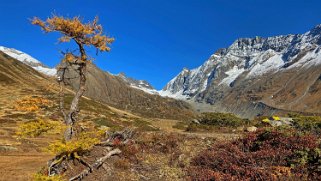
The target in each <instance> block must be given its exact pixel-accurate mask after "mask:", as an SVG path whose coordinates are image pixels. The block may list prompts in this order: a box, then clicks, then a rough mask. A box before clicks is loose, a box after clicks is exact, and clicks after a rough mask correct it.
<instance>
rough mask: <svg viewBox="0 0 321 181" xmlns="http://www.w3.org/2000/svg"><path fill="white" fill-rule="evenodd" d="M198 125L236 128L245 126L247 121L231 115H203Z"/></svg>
mask: <svg viewBox="0 0 321 181" xmlns="http://www.w3.org/2000/svg"><path fill="white" fill-rule="evenodd" d="M200 123H201V124H204V125H211V126H219V127H238V126H242V125H244V124H247V123H248V121H246V120H244V119H241V118H239V117H237V116H235V115H234V114H231V113H203V114H202V115H201V117H200Z"/></svg>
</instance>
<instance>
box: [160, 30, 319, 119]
mask: <svg viewBox="0 0 321 181" xmlns="http://www.w3.org/2000/svg"><path fill="white" fill-rule="evenodd" d="M320 65H321V25H318V26H316V27H314V28H313V29H311V30H310V31H308V32H306V33H304V34H296V35H285V36H275V37H268V38H262V37H255V38H240V39H237V40H236V41H235V42H234V43H233V44H232V45H231V46H230V47H228V48H223V49H220V50H218V51H216V52H215V53H214V54H213V55H211V57H210V58H209V59H208V60H207V61H206V62H205V63H204V64H203V65H201V66H199V67H198V68H195V69H192V70H189V69H186V68H184V69H183V70H182V71H181V72H180V73H179V74H178V75H177V76H176V77H175V78H173V79H172V80H171V81H170V82H169V83H168V84H167V85H166V86H165V87H164V88H163V90H162V91H161V92H160V95H163V96H168V97H173V98H176V99H183V100H189V101H190V102H191V103H193V102H197V103H205V104H211V105H212V107H211V108H210V109H211V110H213V111H230V112H234V113H239V112H238V111H234V110H235V108H231V105H237V104H235V102H237V101H241V102H242V103H243V104H244V103H246V104H255V103H258V102H261V103H264V104H267V105H269V106H272V107H277V108H282V109H289V110H298V109H302V108H303V107H304V109H303V110H305V111H318V110H317V107H319V106H320V105H319V104H320V103H319V102H318V101H319V100H320V99H317V100H315V102H314V103H313V105H311V103H310V102H311V101H309V104H303V105H302V106H299V103H302V102H301V101H304V100H305V99H306V101H307V100H308V99H309V98H311V97H312V96H313V95H311V94H308V93H307V92H308V90H309V89H310V88H311V86H314V94H318V95H319V94H320V91H319V87H318V86H319V84H318V80H319V77H320V75H321V69H320V67H321V66H320ZM303 77H305V78H307V80H303V79H304V78H303ZM307 82H309V83H307ZM299 86H300V87H299ZM290 87H291V89H289V88H290ZM302 87H303V88H302ZM287 91H289V92H287ZM281 93H282V96H284V97H287V98H286V99H282V100H281V97H282V96H281ZM284 97H283V98H284ZM241 98H242V99H241ZM277 98H278V99H280V100H277ZM233 99H234V100H233ZM243 99H244V100H243ZM297 99H299V100H297ZM218 105H219V107H220V108H213V107H216V106H218ZM223 105H224V106H223ZM317 105H318V106H317ZM320 107H321V106H320ZM239 114H243V113H239ZM244 114H245V113H244Z"/></svg>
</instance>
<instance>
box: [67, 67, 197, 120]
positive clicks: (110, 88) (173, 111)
mask: <svg viewBox="0 0 321 181" xmlns="http://www.w3.org/2000/svg"><path fill="white" fill-rule="evenodd" d="M87 69H88V78H87V80H88V81H87V83H86V93H85V95H86V96H88V97H90V98H93V99H94V100H96V101H99V102H103V103H107V104H109V105H111V106H114V107H117V108H119V109H123V110H127V111H131V112H134V113H137V114H139V115H143V116H148V117H158V118H172V119H188V118H190V117H193V115H194V113H193V111H192V108H191V107H190V105H189V104H188V103H186V102H184V101H179V100H175V99H171V98H164V97H161V96H159V95H153V94H150V93H146V92H144V91H142V90H140V89H137V88H133V87H131V86H130V85H129V83H128V82H127V81H124V78H123V77H121V76H114V75H111V74H109V73H107V72H104V71H102V70H100V69H99V68H98V67H96V66H95V65H93V64H91V65H89V66H88V67H87ZM66 77H71V78H73V77H77V75H76V72H75V71H74V69H73V68H70V69H68V71H67V73H66ZM69 83H70V84H71V86H72V87H73V88H74V89H77V88H78V85H79V83H78V82H77V79H73V80H72V81H71V82H69Z"/></svg>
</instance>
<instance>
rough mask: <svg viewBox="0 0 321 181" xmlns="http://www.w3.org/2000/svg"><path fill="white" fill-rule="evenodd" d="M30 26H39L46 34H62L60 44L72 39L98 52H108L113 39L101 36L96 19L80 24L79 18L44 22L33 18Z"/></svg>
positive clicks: (56, 17) (100, 27)
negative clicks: (92, 47) (55, 32)
mask: <svg viewBox="0 0 321 181" xmlns="http://www.w3.org/2000/svg"><path fill="white" fill-rule="evenodd" d="M32 24H34V25H38V26H40V27H41V28H42V30H44V31H45V32H47V33H48V32H53V31H57V32H60V33H62V34H63V36H62V37H60V38H59V41H60V42H69V41H70V40H71V39H74V40H75V41H76V43H79V44H83V45H87V46H91V45H92V46H94V47H95V48H97V49H98V50H100V51H110V47H109V45H110V44H111V43H112V42H113V41H114V38H110V37H108V36H106V35H103V28H102V26H101V25H99V24H98V18H97V17H96V18H95V19H94V21H92V22H88V23H82V22H81V20H80V18H79V17H74V18H65V17H62V16H53V17H51V18H48V19H47V20H46V21H43V20H41V19H39V18H37V17H35V18H33V20H32ZM82 60H84V59H82Z"/></svg>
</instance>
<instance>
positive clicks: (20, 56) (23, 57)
mask: <svg viewBox="0 0 321 181" xmlns="http://www.w3.org/2000/svg"><path fill="white" fill-rule="evenodd" d="M0 51H2V52H3V53H5V54H7V55H9V56H10V57H12V58H14V59H17V60H19V61H21V62H22V63H24V64H26V65H28V66H30V67H32V68H33V69H35V70H37V71H38V72H41V73H43V74H45V75H48V76H55V75H56V73H57V70H56V69H55V68H48V67H47V66H45V65H43V64H42V63H41V62H40V61H39V60H37V59H35V58H33V57H32V56H30V55H28V54H26V53H24V52H21V51H19V50H16V49H14V48H7V47H3V46H0Z"/></svg>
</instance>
